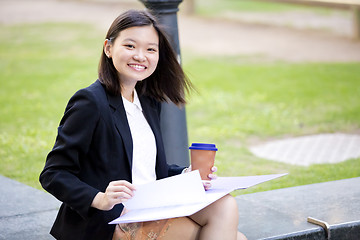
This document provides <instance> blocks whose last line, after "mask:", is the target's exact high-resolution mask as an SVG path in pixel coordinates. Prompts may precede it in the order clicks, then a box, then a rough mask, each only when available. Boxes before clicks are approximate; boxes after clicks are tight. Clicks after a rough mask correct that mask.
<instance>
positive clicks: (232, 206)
mask: <svg viewBox="0 0 360 240" xmlns="http://www.w3.org/2000/svg"><path fill="white" fill-rule="evenodd" d="M217 204H218V206H219V208H220V209H219V210H220V211H221V212H223V213H224V214H226V215H229V216H231V217H232V218H234V219H236V221H238V218H239V211H238V205H237V202H236V199H235V198H234V197H233V196H231V195H230V194H227V195H225V196H224V197H222V198H220V199H219V200H218V203H217Z"/></svg>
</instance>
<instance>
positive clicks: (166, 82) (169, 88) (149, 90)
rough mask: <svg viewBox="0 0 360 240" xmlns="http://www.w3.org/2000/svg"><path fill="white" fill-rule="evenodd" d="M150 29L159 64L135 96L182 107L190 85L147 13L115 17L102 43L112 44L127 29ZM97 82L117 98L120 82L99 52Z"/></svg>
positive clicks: (109, 62)
mask: <svg viewBox="0 0 360 240" xmlns="http://www.w3.org/2000/svg"><path fill="white" fill-rule="evenodd" d="M149 25H151V26H153V27H154V28H155V30H156V32H157V33H158V36H159V61H158V64H157V67H156V69H155V71H154V73H153V74H152V75H151V76H149V77H148V78H146V79H144V80H143V81H139V82H138V83H137V84H136V90H137V92H138V94H139V95H146V96H150V97H152V98H154V99H155V100H157V101H160V102H164V101H171V102H173V103H175V104H176V105H181V104H184V103H185V102H186V101H185V90H186V92H188V91H189V90H190V88H191V83H190V82H189V81H188V79H187V78H186V76H185V74H184V72H183V70H182V68H181V66H180V64H179V62H178V61H177V57H176V54H175V52H174V50H173V48H172V47H171V44H170V42H169V40H168V38H167V36H166V35H165V32H164V31H163V30H162V28H161V27H160V26H159V24H158V22H157V20H156V19H155V17H154V16H153V15H151V14H150V13H149V12H147V11H139V10H129V11H127V12H124V13H123V14H121V15H120V16H118V17H117V18H116V19H115V20H114V22H113V23H112V24H111V26H110V28H109V30H108V32H107V34H106V39H109V40H110V41H111V42H114V41H115V39H116V38H117V37H118V36H119V33H120V32H121V31H122V30H125V29H127V28H130V27H139V26H149ZM99 80H100V82H101V83H102V84H104V85H105V87H106V89H107V91H108V92H109V93H111V94H113V95H120V94H121V85H120V79H119V77H118V73H117V70H116V69H115V67H114V64H113V62H112V59H110V58H108V57H106V55H105V53H104V51H103V52H102V55H101V58H100V63H99Z"/></svg>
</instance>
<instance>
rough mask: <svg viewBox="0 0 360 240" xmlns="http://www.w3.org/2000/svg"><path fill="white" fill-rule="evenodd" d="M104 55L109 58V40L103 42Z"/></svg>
mask: <svg viewBox="0 0 360 240" xmlns="http://www.w3.org/2000/svg"><path fill="white" fill-rule="evenodd" d="M104 53H105V55H106V56H107V57H108V58H111V41H110V40H109V39H105V41H104Z"/></svg>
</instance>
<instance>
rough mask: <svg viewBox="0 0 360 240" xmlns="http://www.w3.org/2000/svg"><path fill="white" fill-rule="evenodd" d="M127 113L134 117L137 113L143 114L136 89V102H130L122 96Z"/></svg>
mask: <svg viewBox="0 0 360 240" xmlns="http://www.w3.org/2000/svg"><path fill="white" fill-rule="evenodd" d="M122 99H123V102H124V108H125V111H126V113H128V114H130V115H134V113H135V111H140V112H142V107H141V104H140V100H139V97H138V94H137V92H136V90H135V89H134V101H133V102H130V101H129V100H127V99H126V98H124V97H123V96H122Z"/></svg>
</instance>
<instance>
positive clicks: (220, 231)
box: [190, 195, 246, 240]
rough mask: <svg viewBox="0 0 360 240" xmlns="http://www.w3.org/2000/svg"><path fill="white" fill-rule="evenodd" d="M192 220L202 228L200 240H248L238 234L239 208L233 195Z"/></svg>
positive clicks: (215, 203) (210, 206)
mask: <svg viewBox="0 0 360 240" xmlns="http://www.w3.org/2000/svg"><path fill="white" fill-rule="evenodd" d="M190 218H191V219H192V220H194V222H196V223H198V224H199V225H200V226H202V227H201V231H200V235H199V239H206V240H212V239H227V240H236V239H246V237H245V236H244V235H243V234H241V233H238V230H237V227H238V222H239V214H238V207H237V203H236V200H235V198H234V197H232V196H231V195H226V196H224V197H222V198H220V199H219V200H217V201H216V202H214V203H212V204H211V205H209V206H207V207H206V208H204V209H202V210H201V211H199V212H197V213H195V214H193V215H191V216H190ZM244 237H245V238H244Z"/></svg>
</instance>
